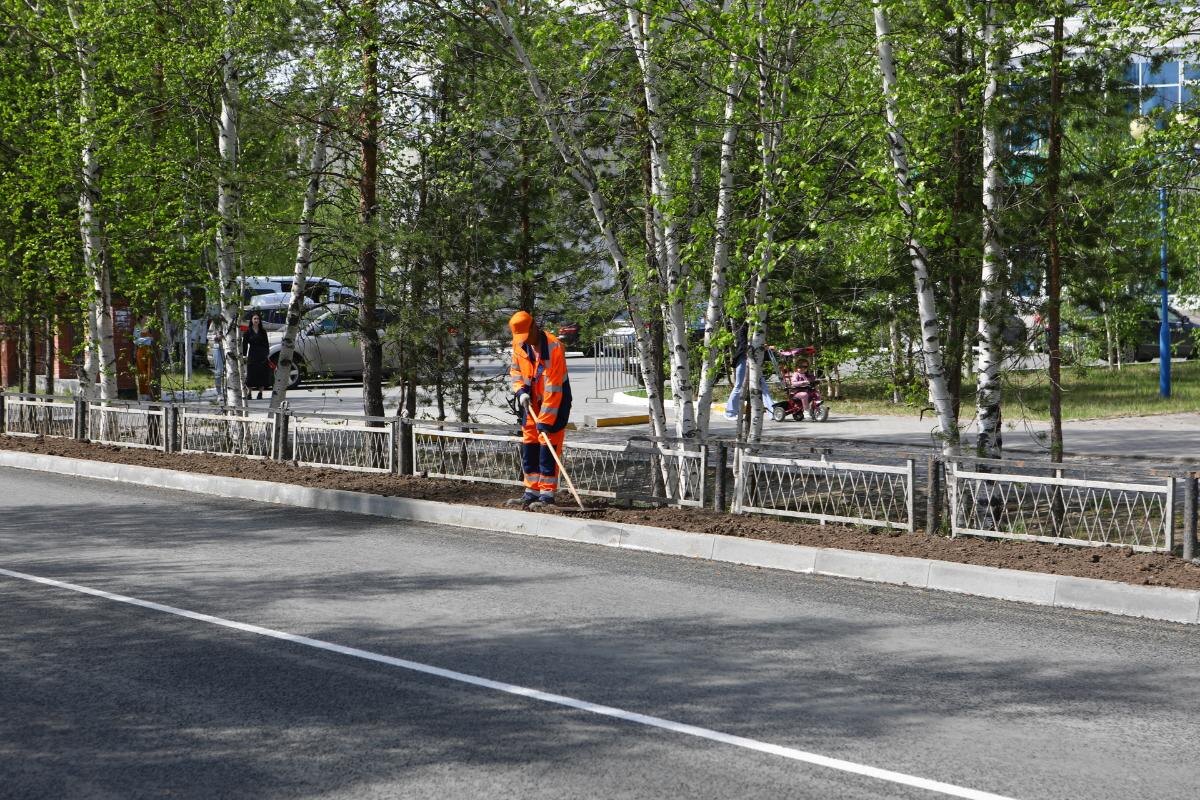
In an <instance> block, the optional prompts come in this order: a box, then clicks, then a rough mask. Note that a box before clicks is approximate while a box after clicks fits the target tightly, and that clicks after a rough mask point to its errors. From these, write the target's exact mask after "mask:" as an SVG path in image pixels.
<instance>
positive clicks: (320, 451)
mask: <svg viewBox="0 0 1200 800" xmlns="http://www.w3.org/2000/svg"><path fill="white" fill-rule="evenodd" d="M279 413H283V414H286V415H287V417H288V430H289V433H290V460H291V461H294V462H295V463H296V464H300V465H302V466H309V467H332V468H334V469H347V470H354V471H357V472H395V471H396V465H397V454H396V440H397V438H398V437H397V434H396V428H397V426H398V425H399V420H398V419H395V418H389V417H367V416H356V415H352V414H325V413H315V412H307V411H306V412H302V413H296V412H290V411H289V412H279Z"/></svg>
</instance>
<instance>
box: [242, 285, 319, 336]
mask: <svg viewBox="0 0 1200 800" xmlns="http://www.w3.org/2000/svg"><path fill="white" fill-rule="evenodd" d="M291 302H292V296H291V295H290V294H283V293H272V294H262V295H258V296H257V297H253V298H251V299H250V305H248V306H246V307H245V308H244V309H242V324H241V328H242V330H243V331H244V330H246V327H247V324H248V320H249V319H250V315H251V314H258V315H259V316H260V317H262V324H263V329H264V330H266V331H267V332H268V333H270V332H271V331H281V330H283V329H284V328H285V327H286V326H287V314H288V305H289V304H290V303H291ZM316 305H317V304H316V303H315V302H313V300H312V298H310V297H305V298H304V308H305V309H306V310H311V309H312V308H314V307H315V306H316Z"/></svg>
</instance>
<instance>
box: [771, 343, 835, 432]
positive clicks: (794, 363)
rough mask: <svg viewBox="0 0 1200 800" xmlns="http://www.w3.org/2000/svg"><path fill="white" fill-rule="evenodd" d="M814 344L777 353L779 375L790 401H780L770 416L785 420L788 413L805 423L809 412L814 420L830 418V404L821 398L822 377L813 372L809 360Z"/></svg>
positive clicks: (822, 420) (814, 351)
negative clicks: (819, 377)
mask: <svg viewBox="0 0 1200 800" xmlns="http://www.w3.org/2000/svg"><path fill="white" fill-rule="evenodd" d="M816 352H817V349H816V348H815V347H793V348H790V349H787V350H778V351H776V352H775V356H776V365H777V367H778V369H779V377H780V379H781V380H782V381H783V389H784V391H785V392H786V394H787V400H781V401H780V402H778V403H776V404H775V405H774V407H772V409H771V418H772V419H774V420H775V421H776V422H783V421H784V420H785V419H787V418H788V417H789V416H790V417H791V418H792V419H794V420H796V422H803V421H804V417H805V416H806V415H807V416H808V418H809V419H811V420H812V421H813V422H824V421H825V420H827V419H829V407H828V406H826V405H825V400H824V398H822V397H821V388H820V380H819V379H818V378H817V376H816V375H814V374H813V372H812V370H811V368H810V366H809V359H810V358H811V357H812V356H813V355H815V354H816Z"/></svg>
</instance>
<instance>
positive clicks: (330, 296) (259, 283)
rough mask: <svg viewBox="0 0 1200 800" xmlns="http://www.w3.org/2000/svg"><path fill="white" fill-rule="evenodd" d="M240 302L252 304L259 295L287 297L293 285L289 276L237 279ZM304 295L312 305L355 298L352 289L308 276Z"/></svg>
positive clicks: (338, 283)
mask: <svg viewBox="0 0 1200 800" xmlns="http://www.w3.org/2000/svg"><path fill="white" fill-rule="evenodd" d="M238 281H239V283H241V286H242V302H244V303H252V302H254V298H255V297H258V296H260V295H276V294H283V295H289V294H291V291H292V284H293V283H294V279H293V276H291V275H257V276H247V277H245V278H239V279H238ZM304 294H305V296H306V297H308V298H309V299H310V300H312V301H313V302H314V303H326V302H347V301H350V300H353V299H354V297H356V294H355V291H354V289H352V288H351V287H349V286H345V285H343V284H342V283H341V282H340V281H335V280H334V279H333V278H322V277H317V276H309V278H308V280H307V281H306V284H305V289H304Z"/></svg>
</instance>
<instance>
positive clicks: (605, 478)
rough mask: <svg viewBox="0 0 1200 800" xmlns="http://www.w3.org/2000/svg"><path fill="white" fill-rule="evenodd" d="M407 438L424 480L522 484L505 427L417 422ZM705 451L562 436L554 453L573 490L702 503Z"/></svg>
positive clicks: (515, 447) (517, 442) (515, 441)
mask: <svg viewBox="0 0 1200 800" xmlns="http://www.w3.org/2000/svg"><path fill="white" fill-rule="evenodd" d="M412 442H413V444H412V450H413V463H414V469H415V471H416V472H418V473H421V474H423V475H427V476H428V477H430V478H448V479H451V480H468V481H481V482H485V483H498V484H504V485H510V486H520V485H522V475H521V449H520V446H521V437H520V436H516V435H514V434H513V433H512V432H511V428H502V427H499V426H469V427H468V426H463V425H453V424H438V425H433V424H430V425H420V424H418V425H413V429H412ZM706 454H707V449H706V448H704V447H701V446H699V445H694V446H692V447H691V448H686V447H684V446H681V445H672V444H670V443H663V442H656V441H653V440H650V439H634V440H631V441H630V442H627V443H626V444H623V445H618V444H605V443H597V442H580V441H568V442H567V443H566V444H565V446H564V447H563V455H562V457H563V463H564V465H565V466H566V468H567V472H568V473H570V475H571V480H572V481H574V483H575V488H576V489H577V490H578V491H579V493H580V494H586V495H589V496H592V497H608V498H614V499H618V500H623V501H624V500H629V501H633V500H644V501H648V502H670V503H674V504H677V505H684V506H703V505H704V503H705V501H706V498H707V491H706V488H707V478H706V474H707V469H706V465H707V462H706ZM656 474H657V480H656ZM656 487H657V489H656ZM667 487H670V490H667Z"/></svg>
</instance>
